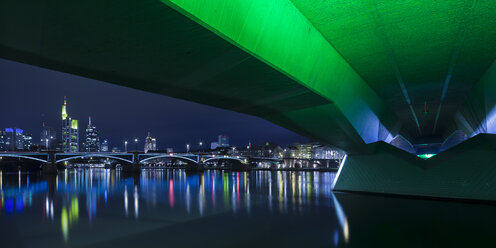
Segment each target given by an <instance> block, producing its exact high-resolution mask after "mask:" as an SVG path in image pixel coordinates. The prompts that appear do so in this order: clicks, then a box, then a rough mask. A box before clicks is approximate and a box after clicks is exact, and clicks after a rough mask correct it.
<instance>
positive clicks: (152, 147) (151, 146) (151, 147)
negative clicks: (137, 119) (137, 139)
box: [145, 132, 157, 153]
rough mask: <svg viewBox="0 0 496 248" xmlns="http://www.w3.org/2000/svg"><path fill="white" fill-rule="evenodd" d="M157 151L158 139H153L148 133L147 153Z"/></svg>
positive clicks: (146, 141)
mask: <svg viewBox="0 0 496 248" xmlns="http://www.w3.org/2000/svg"><path fill="white" fill-rule="evenodd" d="M156 150H157V139H155V138H153V137H152V136H151V135H150V132H148V136H147V137H146V139H145V153H147V152H148V151H156Z"/></svg>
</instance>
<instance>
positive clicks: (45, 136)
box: [40, 122, 57, 150]
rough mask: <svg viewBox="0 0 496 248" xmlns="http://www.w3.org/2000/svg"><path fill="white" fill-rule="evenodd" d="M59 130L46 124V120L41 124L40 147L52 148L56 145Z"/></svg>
mask: <svg viewBox="0 0 496 248" xmlns="http://www.w3.org/2000/svg"><path fill="white" fill-rule="evenodd" d="M56 140H57V132H56V131H55V129H53V128H51V127H49V126H47V125H45V122H42V124H41V133H40V148H42V149H48V150H52V149H54V148H55V147H56V145H57V144H56Z"/></svg>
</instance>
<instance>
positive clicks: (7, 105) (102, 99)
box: [0, 60, 308, 150]
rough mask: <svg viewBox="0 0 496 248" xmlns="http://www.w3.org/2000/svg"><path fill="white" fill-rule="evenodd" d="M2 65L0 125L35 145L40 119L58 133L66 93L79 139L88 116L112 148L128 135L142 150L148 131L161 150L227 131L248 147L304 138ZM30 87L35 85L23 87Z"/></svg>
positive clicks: (201, 108)
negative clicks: (28, 137) (28, 136)
mask: <svg viewBox="0 0 496 248" xmlns="http://www.w3.org/2000/svg"><path fill="white" fill-rule="evenodd" d="M0 64H1V66H0V68H1V69H0V70H2V71H1V73H2V75H4V77H5V79H6V80H5V82H15V83H11V84H9V83H6V84H3V85H2V88H3V89H4V90H2V91H0V106H2V107H1V112H2V115H3V118H0V128H2V129H4V128H10V127H16V128H20V129H23V130H24V131H25V132H27V133H31V134H32V135H33V140H34V141H35V142H34V143H35V144H39V141H40V138H41V137H40V132H41V130H42V123H45V125H46V126H49V127H51V128H53V129H54V130H55V131H56V132H57V138H58V139H60V138H61V133H60V130H61V128H62V123H61V120H60V114H61V113H60V109H61V106H62V104H63V100H64V96H67V102H68V103H67V104H68V112H69V113H70V116H71V117H73V118H74V119H77V120H79V123H78V124H79V125H78V126H79V139H80V142H79V143H82V140H84V139H85V128H86V127H87V125H88V123H87V122H88V117H89V116H91V117H92V121H93V122H94V123H95V126H97V128H98V130H99V132H100V141H103V140H108V142H109V146H110V148H112V147H118V148H119V149H121V150H123V148H124V141H126V140H127V141H128V142H129V144H130V145H132V147H134V144H133V143H134V139H135V138H137V139H138V143H139V144H138V146H139V147H140V149H142V148H143V147H144V144H145V143H144V141H145V138H146V136H147V133H148V132H151V133H153V135H154V137H156V138H157V140H158V142H157V149H160V150H165V149H166V148H174V149H175V150H185V149H186V145H187V144H190V146H191V149H196V148H197V146H198V143H199V142H200V141H201V142H203V144H204V145H203V146H207V145H210V143H211V142H214V141H217V138H218V135H220V134H222V135H227V136H229V137H230V140H231V144H232V145H234V146H246V145H247V144H248V142H250V141H251V142H252V143H253V144H262V143H264V142H265V141H270V142H274V143H278V144H281V145H288V144H291V143H293V142H307V141H308V140H307V139H306V138H304V137H302V136H299V135H297V134H295V133H293V132H291V131H288V130H286V129H284V128H281V127H278V126H276V125H274V124H272V123H270V122H268V121H265V120H263V119H260V118H258V117H253V116H249V115H245V114H240V113H235V112H232V111H227V110H222V109H218V108H214V107H209V106H205V105H201V104H197V103H192V102H187V101H183V100H179V99H174V98H170V97H164V96H160V95H157V94H152V93H147V92H143V91H139V90H134V89H130V88H125V87H121V86H115V85H112V84H107V83H102V82H99V81H96V80H91V79H86V78H82V77H79V76H74V75H70V74H66V73H61V72H55V71H50V70H47V69H42V68H37V67H33V66H29V65H25V64H21V63H16V62H11V61H7V60H0ZM28 87H29V88H33V90H30V91H23V90H22V89H23V88H28ZM110 96H111V97H110ZM171 106H173V107H171ZM145 110H146V111H145ZM116 126H118V127H119V130H117V129H116V128H115V127H116ZM80 145H82V144H80Z"/></svg>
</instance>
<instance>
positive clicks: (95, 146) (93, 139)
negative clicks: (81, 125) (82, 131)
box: [84, 116, 100, 152]
mask: <svg viewBox="0 0 496 248" xmlns="http://www.w3.org/2000/svg"><path fill="white" fill-rule="evenodd" d="M84 151H85V152H99V151H100V136H99V133H98V130H97V129H96V127H95V126H93V125H92V124H91V116H90V117H89V119H88V127H87V128H86V140H85V143H84Z"/></svg>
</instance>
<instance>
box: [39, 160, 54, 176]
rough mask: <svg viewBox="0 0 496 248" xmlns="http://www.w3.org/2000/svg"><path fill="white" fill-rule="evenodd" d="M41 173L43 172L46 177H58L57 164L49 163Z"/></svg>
mask: <svg viewBox="0 0 496 248" xmlns="http://www.w3.org/2000/svg"><path fill="white" fill-rule="evenodd" d="M41 171H42V172H43V174H46V175H57V174H58V168H57V164H56V163H52V162H48V163H47V164H46V165H43V168H42V169H41Z"/></svg>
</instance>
